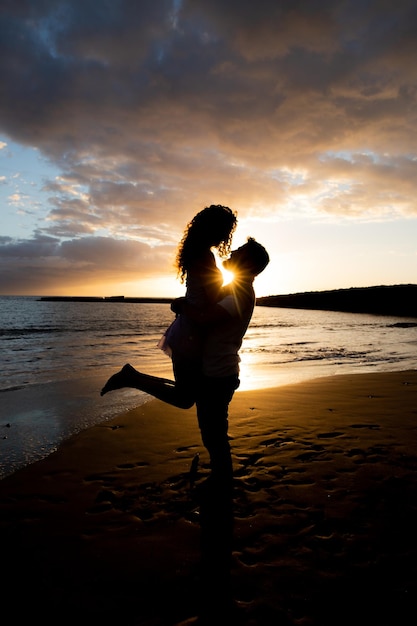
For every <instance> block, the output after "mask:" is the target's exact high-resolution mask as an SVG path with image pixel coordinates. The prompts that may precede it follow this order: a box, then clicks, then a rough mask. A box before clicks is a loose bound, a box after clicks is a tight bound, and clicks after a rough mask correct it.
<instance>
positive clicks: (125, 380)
mask: <svg viewBox="0 0 417 626" xmlns="http://www.w3.org/2000/svg"><path fill="white" fill-rule="evenodd" d="M124 387H131V388H133V389H139V390H140V391H144V392H145V393H149V394H150V395H151V396H154V398H158V400H162V401H163V402H167V403H168V404H172V405H173V406H176V407H179V408H180V409H189V408H191V407H192V406H193V404H194V400H192V399H191V398H190V397H185V395H184V394H183V393H179V391H178V388H177V386H176V383H175V382H174V381H173V380H169V378H159V377H158V376H150V375H149V374H143V373H142V372H138V370H136V369H135V368H134V367H132V365H130V364H129V363H127V364H126V365H125V366H124V367H122V369H121V370H120V372H117V373H116V374H113V376H110V378H109V380H108V381H107V383H106V384H105V385H104V387H103V389H102V390H101V392H100V395H102V396H104V394H106V393H108V392H109V391H115V390H116V389H122V388H124Z"/></svg>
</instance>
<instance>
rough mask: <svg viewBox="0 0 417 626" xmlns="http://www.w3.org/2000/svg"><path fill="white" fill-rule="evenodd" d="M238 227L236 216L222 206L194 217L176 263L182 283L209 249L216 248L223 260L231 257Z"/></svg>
mask: <svg viewBox="0 0 417 626" xmlns="http://www.w3.org/2000/svg"><path fill="white" fill-rule="evenodd" d="M236 224H237V217H236V212H234V211H232V210H231V209H230V208H229V207H227V206H223V205H221V204H211V205H210V206H208V207H206V208H205V209H203V210H202V211H200V212H199V213H197V215H195V216H194V217H193V219H192V220H191V222H189V223H188V224H187V226H186V228H185V231H184V235H183V237H182V239H181V241H180V244H179V246H178V252H177V257H176V261H175V266H176V268H177V272H178V276H179V277H180V280H181V282H184V279H185V276H186V274H187V270H188V268H189V267H190V265H191V264H192V263H193V261H195V260H196V259H198V258H199V257H200V256H201V254H202V252H204V251H205V250H206V249H210V248H216V250H217V252H218V254H219V256H220V257H222V258H224V257H226V256H227V255H228V254H229V252H230V246H231V243H232V236H233V233H234V231H235V228H236Z"/></svg>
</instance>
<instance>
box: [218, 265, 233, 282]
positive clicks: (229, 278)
mask: <svg viewBox="0 0 417 626" xmlns="http://www.w3.org/2000/svg"><path fill="white" fill-rule="evenodd" d="M220 271H221V273H222V275H223V285H228V284H229V283H231V282H232V280H233V278H234V274H233V272H229V270H226V269H224V267H221V268H220Z"/></svg>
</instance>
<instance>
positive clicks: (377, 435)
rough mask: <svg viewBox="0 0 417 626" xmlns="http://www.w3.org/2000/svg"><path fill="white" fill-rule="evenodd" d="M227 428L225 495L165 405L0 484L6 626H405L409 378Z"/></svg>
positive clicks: (261, 409)
mask: <svg viewBox="0 0 417 626" xmlns="http://www.w3.org/2000/svg"><path fill="white" fill-rule="evenodd" d="M116 393H117V392H116ZM104 403H105V398H104V399H103V406H104ZM229 432H230V436H231V444H232V453H233V462H234V470H235V480H234V491H233V494H232V496H231V497H229V495H228V494H219V493H213V491H212V490H211V489H210V486H209V483H207V482H206V479H207V477H208V476H209V467H208V458H207V455H206V453H205V451H204V448H203V447H202V445H201V442H200V435H199V431H198V428H197V423H196V418H195V411H194V409H190V410H189V411H181V410H179V409H175V408H172V407H168V406H166V405H164V404H163V403H161V402H159V401H157V400H152V401H150V402H149V403H147V404H145V405H142V406H140V407H138V408H137V409H133V410H131V411H129V412H127V413H125V414H123V415H121V416H119V417H118V418H116V419H115V420H113V421H111V422H104V423H101V424H99V425H97V426H94V427H92V428H90V429H88V430H85V431H83V432H82V433H80V434H79V435H77V436H75V437H73V438H72V439H70V440H69V441H67V442H66V443H65V444H63V445H62V446H61V447H60V449H59V450H58V451H57V452H55V453H54V454H52V455H50V456H49V457H47V458H46V459H44V460H42V461H39V462H38V463H35V464H33V465H31V466H29V467H27V468H24V469H22V470H19V471H18V472H16V473H15V474H13V475H11V476H9V477H7V478H5V479H4V480H2V481H1V482H0V509H1V516H0V520H1V521H0V529H1V545H2V577H3V582H2V591H3V593H2V609H3V611H2V612H3V614H4V615H6V614H7V616H8V617H7V618H6V620H5V621H4V622H3V623H4V624H15V623H16V624H17V623H25V622H28V621H29V620H30V622H35V621H38V620H39V621H40V622H41V623H42V624H48V625H49V624H54V625H55V624H56V625H58V624H59V625H63V624H75V623H90V624H115V625H117V626H142V625H147V626H163V625H167V626H169V625H174V624H177V625H179V624H181V625H192V624H217V623H222V621H224V622H225V623H228V624H245V625H246V624H247V625H251V626H252V625H253V626H257V625H261V626H264V625H265V626H275V625H277V626H279V625H284V626H289V625H297V626H298V625H301V626H327V625H328V626H336V625H337V626H341V625H345V624H346V625H347V624H349V625H350V624H355V625H358V624H364V625H365V624H366V625H368V626H388V625H389V626H398V625H399V624H407V623H411V622H410V619H411V621H412V620H413V619H415V617H414V616H415V606H414V605H415V597H416V593H417V533H416V528H417V497H416V496H417V481H416V470H417V371H415V370H413V371H407V372H394V373H375V374H357V375H347V376H345V375H340V376H333V377H330V378H321V379H316V380H313V381H309V382H303V383H299V384H294V385H289V386H283V387H278V388H275V389H266V390H265V389H264V390H259V391H240V392H237V393H236V394H235V397H234V399H233V401H232V404H231V407H230V428H229ZM197 454H199V455H200V457H199V463H198V467H197V470H195V469H194V470H192V471H190V469H191V466H192V465H193V466H194V468H195V463H196V460H195V459H196V455H197ZM193 460H194V464H193Z"/></svg>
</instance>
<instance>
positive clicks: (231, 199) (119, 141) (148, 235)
mask: <svg viewBox="0 0 417 626" xmlns="http://www.w3.org/2000/svg"><path fill="white" fill-rule="evenodd" d="M416 30H417V8H416V6H415V3H414V2H412V1H411V0H399V1H396V2H394V1H389V0H384V1H383V2H373V3H367V2H365V3H364V2H363V0H348V1H346V0H339V1H337V2H334V1H331V0H326V1H323V2H320V3H312V2H308V1H306V0H304V1H301V0H292V1H282V2H277V1H276V0H258V1H257V2H253V1H252V0H244V1H242V0H230V1H228V2H223V0H182V1H180V0H170V1H168V0H161V1H158V2H155V1H154V0H143V1H141V2H135V1H134V0H113V1H111V2H110V1H109V2H107V1H106V2H96V1H94V0H66V1H63V0H62V1H60V0H50V1H48V0H39V1H38V2H36V3H34V2H29V1H27V2H25V1H23V0H20V1H16V2H3V3H2V8H1V10H0V130H1V132H2V133H4V135H5V137H8V138H10V139H13V140H15V141H17V142H20V143H22V144H25V145H29V146H35V147H37V148H38V149H39V150H40V151H41V153H42V154H43V155H44V156H45V158H47V159H49V160H50V161H51V162H52V163H53V164H55V165H56V166H57V167H58V168H59V169H60V171H61V172H62V177H61V178H60V179H59V180H54V181H48V182H46V184H45V191H47V192H48V194H49V202H50V210H49V214H48V216H47V220H46V221H43V222H42V223H40V222H39V223H38V225H37V226H38V229H39V230H40V231H41V232H42V233H43V234H44V235H45V236H46V237H48V236H51V237H52V239H53V240H55V239H57V240H58V246H59V248H60V251H61V252H60V253H63V251H64V250H70V249H71V246H74V249H78V250H81V248H82V247H83V248H84V246H89V247H91V250H92V251H94V250H98V251H99V250H104V248H105V245H107V244H109V242H116V241H117V242H119V241H122V240H123V239H126V240H127V241H126V243H124V244H123V246H125V250H126V252H125V254H126V255H127V257H128V258H130V261H131V263H130V264H129V263H128V262H127V263H126V266H127V267H129V265H134V264H135V262H136V261H137V260H138V258H139V259H141V262H142V261H143V262H144V265H145V267H147V265H146V263H147V262H145V257H144V256H143V254H142V253H143V251H141V252H140V253H139V252H138V249H135V248H134V247H133V246H132V245H131V241H129V239H131V238H132V237H134V238H135V239H136V242H137V243H138V246H139V245H141V244H144V245H145V246H149V245H150V246H153V249H156V247H157V246H160V249H161V250H164V253H163V254H165V257H164V259H165V263H166V262H167V259H168V256H169V255H172V254H173V250H174V246H175V243H176V241H177V239H178V237H179V236H180V234H181V232H182V229H183V227H184V226H185V223H186V222H187V221H188V220H189V219H190V218H191V217H192V215H193V214H194V213H195V212H196V210H199V209H200V208H202V207H203V206H205V205H206V204H209V203H211V202H222V203H225V204H228V205H230V206H232V207H233V208H236V209H239V214H240V215H241V216H243V217H244V216H246V215H248V216H249V215H252V214H253V211H254V210H255V209H256V210H259V211H260V212H261V213H260V214H265V215H266V213H267V212H268V211H269V212H270V213H275V214H279V213H280V211H288V207H291V205H292V203H293V204H294V206H297V202H296V200H297V198H298V197H301V195H302V194H307V193H310V194H312V195H311V202H312V203H313V204H314V210H315V211H316V212H317V213H318V214H320V213H322V214H324V215H326V214H328V213H329V212H331V213H336V214H339V215H347V216H351V215H355V216H356V217H357V218H358V219H359V218H360V217H361V216H364V217H366V218H367V217H368V216H369V214H370V212H371V213H373V214H374V215H375V216H377V215H379V216H382V217H383V216H384V215H385V214H387V213H389V214H396V213H397V214H400V215H409V216H415V215H416V211H417V210H416V207H415V204H414V200H413V199H414V197H415V195H416V191H417V183H416V182H415V181H416V180H417V178H416V177H415V171H414V170H415V161H414V160H413V159H412V158H410V155H413V154H414V152H415V145H416V139H417V137H416V117H415V111H416V93H417V92H416V83H415V62H414V60H415V58H416V52H417V49H416V48H417V39H416V36H415V35H416ZM341 153H350V154H349V155H348V156H347V157H345V156H344V157H340V154H341ZM369 154H372V155H373V157H372V159H371V161H369V162H368V161H367V157H366V156H365V158H364V159H361V158H359V156H358V155H369ZM352 155H353V156H352ZM378 159H379V162H377V161H378ZM329 177H333V180H332V181H330V180H329ZM294 181H296V184H295V182H294ZM330 187H331V191H329V190H330ZM393 188H395V191H394V190H393ZM388 198H389V201H388ZM294 210H296V209H294ZM262 212H263V213H262ZM103 233H104V234H105V237H104V239H96V238H95V237H96V236H97V235H101V234H103ZM93 235H95V236H94V237H93ZM107 238H108V239H107ZM78 239H79V247H78V248H77V245H76V244H77V240H78ZM66 240H70V243H68V242H67V241H66ZM105 242H107V243H106V244H105ZM0 243H1V242H0ZM31 244H32V250H38V256H39V257H42V258H43V254H44V245H45V243H44V242H43V243H42V241H41V238H40V237H38V235H37V234H36V233H35V234H34V235H33V239H32V241H31ZM10 245H11V243H10V241H8V240H7V241H6V243H5V248H7V250H8V251H9V252H10V250H12V248H11V247H9V246H10ZM13 245H14V244H13ZM115 245H116V244H115ZM118 245H119V243H117V246H118ZM120 245H121V246H122V244H120ZM19 246H21V249H22V251H23V250H24V249H25V248H26V247H27V249H28V248H29V244H28V242H25V243H21V244H19ZM19 246H18V247H17V248H16V250H18V248H19ZM96 246H97V248H96ZM123 246H122V247H123ZM113 251H114V253H115V250H113ZM117 254H121V252H120V251H119V250H118V251H117ZM161 254H162V253H161ZM138 255H139V256H138ZM94 258H96V257H94ZM122 258H124V256H123V255H122ZM65 259H66V260H67V261H69V260H71V262H73V260H74V259H73V257H71V259H70V257H65ZM101 262H102V260H100V259H99V257H97V258H96V260H95V261H94V259H92V260H91V261H90V263H91V264H94V263H96V264H97V267H99V264H100V263H101ZM158 262H162V261H161V258H159V257H158ZM103 264H105V260H104V259H103ZM100 271H101V270H100Z"/></svg>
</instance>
